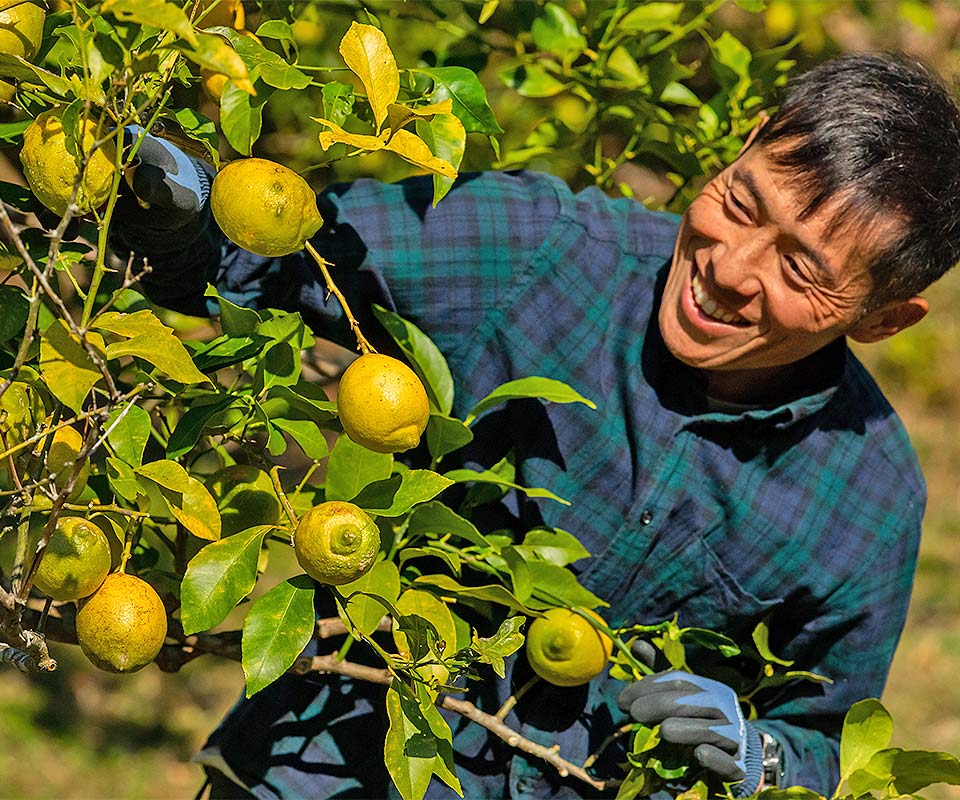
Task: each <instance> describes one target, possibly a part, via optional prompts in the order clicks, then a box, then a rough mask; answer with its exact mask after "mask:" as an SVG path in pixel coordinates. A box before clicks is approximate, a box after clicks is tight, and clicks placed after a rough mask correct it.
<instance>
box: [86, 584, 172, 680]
mask: <svg viewBox="0 0 960 800" xmlns="http://www.w3.org/2000/svg"><path fill="white" fill-rule="evenodd" d="M166 636H167V614H166V611H165V610H164V608H163V601H162V600H161V599H160V596H159V595H158V594H157V593H156V591H155V590H154V588H153V587H152V586H151V585H150V584H149V583H147V582H146V581H143V580H141V579H140V578H138V577H136V576H134V575H126V574H124V573H122V572H114V573H112V574H111V575H107V577H106V579H105V580H104V582H103V584H101V586H100V588H99V589H97V591H96V592H95V593H94V594H93V595H91V596H90V597H89V598H88V599H87V600H86V602H84V603H83V605H81V606H80V610H79V611H78V612H77V643H78V644H79V645H80V649H81V650H82V651H83V654H84V655H85V656H86V657H87V658H88V659H90V661H91V662H92V663H93V664H94V665H95V666H97V667H99V668H100V669H102V670H106V671H107V672H136V671H137V670H138V669H142V668H143V667H145V666H146V665H147V664H149V663H150V662H151V661H153V659H154V658H156V657H157V653H159V652H160V648H161V647H162V646H163V640H164V639H165V638H166Z"/></svg>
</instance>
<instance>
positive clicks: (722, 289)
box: [659, 146, 899, 401]
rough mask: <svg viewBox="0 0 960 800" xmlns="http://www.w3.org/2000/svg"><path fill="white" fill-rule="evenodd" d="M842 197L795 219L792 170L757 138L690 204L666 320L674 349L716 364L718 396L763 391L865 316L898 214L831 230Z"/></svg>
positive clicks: (712, 367)
mask: <svg viewBox="0 0 960 800" xmlns="http://www.w3.org/2000/svg"><path fill="white" fill-rule="evenodd" d="M840 207H841V203H840V202H839V201H828V202H827V203H825V204H824V205H822V206H821V207H820V208H818V209H817V211H816V212H814V213H813V214H812V215H810V216H809V217H807V218H806V219H803V220H801V219H799V214H800V211H801V209H802V208H803V202H802V197H801V195H800V194H799V193H798V192H797V191H795V190H794V189H793V188H792V187H791V179H790V177H789V176H788V175H787V174H785V173H784V172H783V171H782V170H779V171H778V170H775V169H774V168H773V164H772V162H771V160H770V159H769V158H768V156H767V154H766V153H765V151H764V149H763V148H762V147H760V146H754V147H751V148H749V149H748V150H747V151H746V152H745V153H744V154H743V155H742V156H741V157H740V158H739V159H738V160H737V161H736V162H735V163H734V164H733V165H732V166H730V167H729V168H727V169H726V170H724V171H723V172H722V173H720V175H718V176H717V177H716V178H714V179H713V180H712V181H711V182H710V183H709V184H708V185H707V186H706V187H705V188H704V190H703V192H702V193H701V194H700V196H699V197H698V198H697V199H696V200H695V201H694V202H693V203H692V204H691V205H690V207H689V209H687V212H686V214H684V217H683V222H682V224H681V227H680V231H679V234H678V237H677V244H676V248H675V250H674V256H673V264H672V266H671V268H670V274H669V276H668V278H667V283H666V287H665V288H664V293H663V300H662V303H661V307H660V318H659V321H660V330H661V332H662V335H663V338H664V341H665V343H666V345H667V347H668V348H669V349H670V351H671V352H672V353H673V354H674V355H675V356H676V357H677V358H678V359H680V360H681V361H683V362H684V363H686V364H688V365H690V366H693V367H699V368H701V369H704V370H706V371H707V372H708V376H709V378H710V383H711V393H712V394H715V395H716V396H718V397H723V396H726V397H727V398H728V399H739V400H742V401H746V400H748V399H749V398H750V393H751V391H753V392H755V393H756V394H757V395H758V396H763V395H764V394H766V393H769V389H770V385H771V383H772V382H775V381H777V380H778V379H781V378H782V377H783V375H784V374H785V372H786V371H787V369H788V368H789V365H792V364H795V363H796V362H797V361H799V360H801V359H803V358H804V357H806V356H808V355H810V354H811V353H813V352H815V351H816V350H819V349H820V348H822V347H823V346H825V345H827V344H829V343H830V342H832V341H833V340H834V339H836V338H837V337H839V336H841V335H843V334H845V333H850V332H851V331H852V329H854V328H855V327H857V326H859V325H860V324H861V323H863V322H864V319H863V315H862V308H863V303H864V301H865V299H866V298H867V295H868V292H869V290H870V286H871V282H870V277H869V272H868V266H869V263H870V260H871V259H872V258H873V257H875V256H876V255H877V254H878V253H879V252H881V250H882V249H883V248H884V247H886V246H889V244H890V243H892V242H893V241H894V239H895V237H896V235H897V233H898V230H899V224H898V221H897V220H891V219H887V220H883V221H876V222H874V223H873V224H869V225H855V224H854V225H849V226H840V227H838V228H835V229H834V228H833V227H832V223H833V221H834V219H835V218H836V215H837V213H838V211H839V210H840ZM888 335H889V334H888ZM881 338H882V337H881Z"/></svg>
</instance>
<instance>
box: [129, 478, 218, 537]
mask: <svg viewBox="0 0 960 800" xmlns="http://www.w3.org/2000/svg"><path fill="white" fill-rule="evenodd" d="M136 472H137V474H138V475H140V476H141V477H143V478H146V479H148V480H150V481H152V482H153V483H155V484H156V485H157V486H159V487H160V489H161V492H160V493H161V494H162V496H163V499H164V500H165V501H166V504H167V506H168V507H169V509H170V513H171V514H173V516H174V517H175V518H176V520H177V521H178V522H179V523H180V524H181V525H183V527H185V528H186V529H187V530H188V531H190V533H192V534H193V535H194V536H197V537H198V538H200V539H207V540H211V541H215V540H217V539H219V538H220V524H221V521H220V512H219V511H218V510H217V503H216V501H215V500H214V499H213V497H211V496H210V492H208V491H207V490H206V488H205V487H204V485H203V484H202V483H200V481H198V480H197V479H196V478H194V477H193V476H192V475H188V474H187V471H186V470H185V469H184V468H183V467H182V466H180V465H179V464H178V463H177V462H176V461H165V460H163V461H151V462H150V463H149V464H144V465H143V466H142V467H139V468H138V469H137V470H136Z"/></svg>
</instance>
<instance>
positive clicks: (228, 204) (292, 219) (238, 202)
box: [210, 158, 323, 257]
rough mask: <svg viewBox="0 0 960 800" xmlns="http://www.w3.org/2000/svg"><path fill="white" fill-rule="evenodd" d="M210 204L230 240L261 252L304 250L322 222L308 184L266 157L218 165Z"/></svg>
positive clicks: (254, 251)
mask: <svg viewBox="0 0 960 800" xmlns="http://www.w3.org/2000/svg"><path fill="white" fill-rule="evenodd" d="M210 208H211V210H212V211H213V217H214V219H215V220H216V221H217V224H218V225H219V226H220V230H222V231H223V232H224V233H225V234H226V236H227V237H228V238H229V239H230V241H232V242H235V243H236V244H238V245H240V246H241V247H242V248H244V249H245V250H249V251H250V252H251V253H256V254H257V255H260V256H270V257H273V256H284V255H287V254H288V253H295V252H297V251H298V250H302V249H303V245H304V242H306V241H307V239H309V238H310V237H311V236H313V234H315V233H316V232H317V231H318V230H320V226H321V225H322V224H323V219H321V217H320V212H319V211H318V210H317V196H316V194H315V193H314V191H313V189H311V188H310V184H308V183H307V182H306V181H305V180H304V179H303V178H301V177H300V176H299V175H297V173H296V172H294V171H293V170H291V169H288V168H287V167H285V166H283V165H282V164H277V163H276V162H274V161H268V160H267V159H264V158H241V159H238V160H237V161H231V162H230V163H229V164H227V165H226V166H225V167H224V168H223V169H222V170H220V172H218V173H217V176H216V177H215V178H214V179H213V187H212V188H211V189H210Z"/></svg>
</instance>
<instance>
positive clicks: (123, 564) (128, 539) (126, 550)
mask: <svg viewBox="0 0 960 800" xmlns="http://www.w3.org/2000/svg"><path fill="white" fill-rule="evenodd" d="M133 522H134V521H133V520H132V519H131V520H130V523H131V524H129V525H127V529H126V530H125V531H124V535H123V555H121V556H120V566H119V568H118V569H117V572H126V571H127V561H129V560H130V554H131V553H132V552H133V529H134V525H133Z"/></svg>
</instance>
